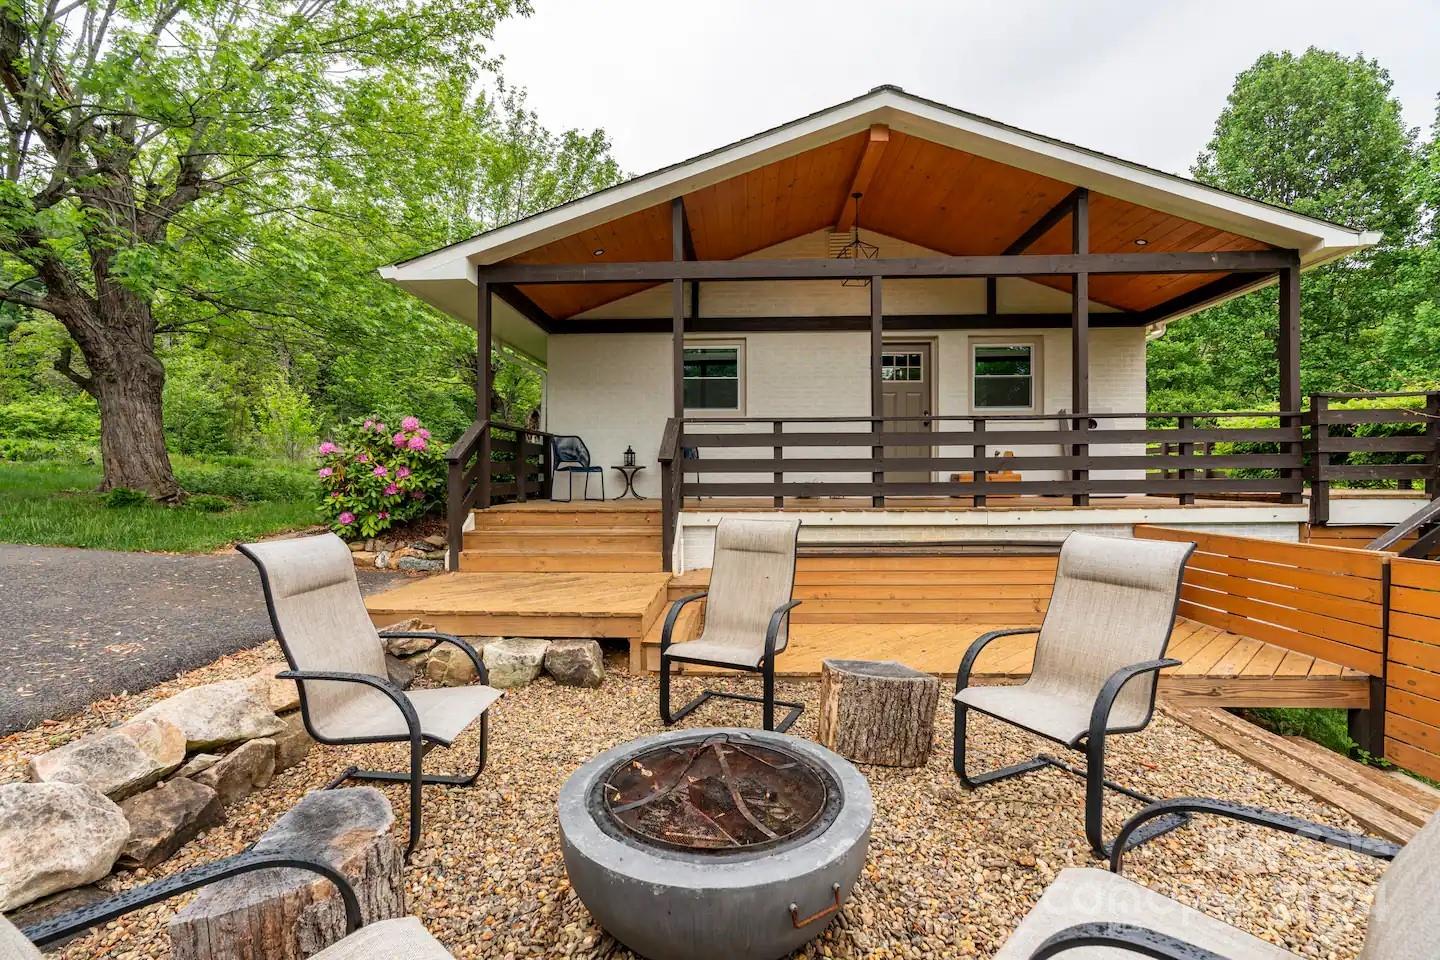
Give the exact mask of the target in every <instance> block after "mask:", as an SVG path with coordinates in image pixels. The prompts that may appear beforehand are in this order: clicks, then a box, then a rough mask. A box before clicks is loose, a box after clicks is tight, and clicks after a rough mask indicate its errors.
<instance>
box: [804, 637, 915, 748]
mask: <svg viewBox="0 0 1440 960" xmlns="http://www.w3.org/2000/svg"><path fill="white" fill-rule="evenodd" d="M939 697H940V681H939V680H937V679H935V678H934V677H933V676H931V675H930V674H928V673H922V672H921V671H919V670H915V669H913V668H911V667H907V666H905V664H903V663H897V662H896V661H894V660H825V661H823V663H822V664H821V666H820V721H819V727H818V730H817V732H816V739H817V740H819V741H820V743H822V744H824V745H825V746H827V747H829V748H830V749H831V750H834V751H835V752H836V753H838V754H840V755H841V756H842V757H845V758H846V759H849V760H853V761H855V762H856V763H874V764H880V765H881V766H887V767H920V766H924V765H925V761H926V760H928V759H929V757H930V746H931V743H932V742H933V741H934V739H935V704H936V702H937V701H938V700H939Z"/></svg>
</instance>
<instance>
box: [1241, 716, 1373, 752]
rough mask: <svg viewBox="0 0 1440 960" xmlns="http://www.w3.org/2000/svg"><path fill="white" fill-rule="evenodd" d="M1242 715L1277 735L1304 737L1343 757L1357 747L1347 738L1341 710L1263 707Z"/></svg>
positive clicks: (1344, 719) (1348, 735)
mask: <svg viewBox="0 0 1440 960" xmlns="http://www.w3.org/2000/svg"><path fill="white" fill-rule="evenodd" d="M1245 715H1246V716H1247V717H1249V718H1250V719H1251V720H1254V721H1255V722H1256V723H1259V724H1260V726H1262V727H1264V728H1266V729H1267V730H1273V731H1274V732H1276V733H1278V734H1280V735H1281V736H1284V737H1304V738H1305V739H1306V740H1314V741H1315V742H1316V743H1318V744H1320V745H1321V746H1322V747H1327V748H1329V749H1331V750H1334V751H1335V752H1336V753H1339V754H1343V755H1345V756H1347V757H1353V756H1356V755H1357V754H1356V750H1357V748H1358V747H1359V745H1358V744H1357V743H1356V742H1355V741H1354V740H1352V739H1351V737H1350V727H1349V724H1348V716H1347V714H1346V712H1345V711H1344V710H1338V709H1320V708H1316V709H1303V708H1295V707H1267V708H1264V709H1259V710H1246V711H1245Z"/></svg>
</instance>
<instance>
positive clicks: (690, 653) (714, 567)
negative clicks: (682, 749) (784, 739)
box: [660, 517, 805, 733]
mask: <svg viewBox="0 0 1440 960" xmlns="http://www.w3.org/2000/svg"><path fill="white" fill-rule="evenodd" d="M799 536H800V521H799V520H798V519H795V520H740V519H736V518H733V517H731V518H727V519H725V520H721V521H720V524H719V526H717V527H716V528H715V559H714V560H713V562H712V563H711V567H710V589H709V590H707V591H706V592H704V593H694V594H691V595H690V596H688V597H681V598H680V599H679V600H676V601H675V604H674V605H673V606H672V607H671V608H670V612H669V614H667V615H666V618H665V628H664V632H663V633H662V634H661V637H660V719H661V720H663V721H665V725H666V726H669V725H671V724H673V723H676V722H678V721H680V720H681V719H683V718H684V717H685V716H686V715H688V714H689V713H691V712H692V711H693V710H695V709H696V708H698V707H699V706H700V705H701V704H703V703H705V701H707V700H709V699H711V698H712V697H720V698H724V699H727V700H743V701H746V702H748V703H759V704H761V706H762V709H763V711H764V713H763V725H764V727H765V729H766V730H775V731H777V732H780V733H784V732H785V731H786V730H788V729H789V728H790V725H791V724H793V723H794V722H795V721H796V720H797V719H798V718H799V717H800V713H801V711H803V710H804V709H805V708H804V705H803V704H799V703H793V702H790V701H786V700H776V699H775V657H776V656H777V655H779V654H780V653H781V652H783V651H784V649H785V646H786V644H787V643H788V642H789V639H790V611H791V610H793V609H794V608H795V607H796V605H798V604H799V603H800V601H799V600H795V599H792V595H793V593H794V590H795V546H796V541H797V540H798V539H799ZM700 599H705V629H704V630H703V631H702V632H701V634H700V636H699V637H697V638H696V639H694V640H690V641H687V642H685V643H672V642H671V641H672V635H673V633H674V631H675V623H676V621H677V620H678V619H679V618H680V611H681V610H682V609H683V608H684V607H685V605H686V604H687V603H693V602H694V601H697V600H700ZM673 663H696V664H703V665H705V666H712V667H727V668H729V669H732V670H744V671H746V672H748V673H758V674H760V675H761V676H762V677H763V678H764V693H763V695H762V696H759V697H753V696H748V695H746V694H739V693H723V692H720V691H718V690H705V691H704V692H702V693H701V694H700V695H699V696H698V697H696V698H695V699H694V700H691V701H690V702H689V703H687V704H685V706H683V707H681V708H680V709H679V710H676V711H674V712H673V713H672V712H671V710H670V667H671V664H673ZM777 705H778V706H782V707H789V708H790V712H789V713H788V714H787V715H786V716H785V719H783V720H781V721H780V724H779V726H776V724H775V707H776V706H777Z"/></svg>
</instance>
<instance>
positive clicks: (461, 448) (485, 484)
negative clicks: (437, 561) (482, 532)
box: [445, 417, 490, 571]
mask: <svg viewBox="0 0 1440 960" xmlns="http://www.w3.org/2000/svg"><path fill="white" fill-rule="evenodd" d="M472 457H473V458H474V460H475V464H474V466H471V467H470V468H469V469H466V464H468V463H469V462H470V460H471V458H472ZM445 470H446V474H445V545H446V547H447V548H448V549H447V551H446V556H445V569H447V570H451V571H454V570H459V569H460V551H461V549H462V548H463V547H464V545H465V518H466V517H467V516H469V514H470V510H471V509H472V508H473V507H474V506H475V503H476V502H477V501H479V500H481V499H482V496H483V499H484V501H485V505H486V506H489V504H490V420H489V418H488V417H482V418H480V419H478V420H476V421H475V422H474V423H472V424H470V426H469V427H467V428H465V432H464V433H462V434H460V439H458V440H456V441H455V442H454V443H452V444H451V445H450V449H448V450H446V451H445Z"/></svg>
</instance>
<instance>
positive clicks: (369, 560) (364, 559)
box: [350, 550, 375, 567]
mask: <svg viewBox="0 0 1440 960" xmlns="http://www.w3.org/2000/svg"><path fill="white" fill-rule="evenodd" d="M350 558H351V559H352V560H354V561H355V565H356V566H357V567H373V566H375V554H373V553H371V552H370V551H369V550H354V551H351V553H350Z"/></svg>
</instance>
